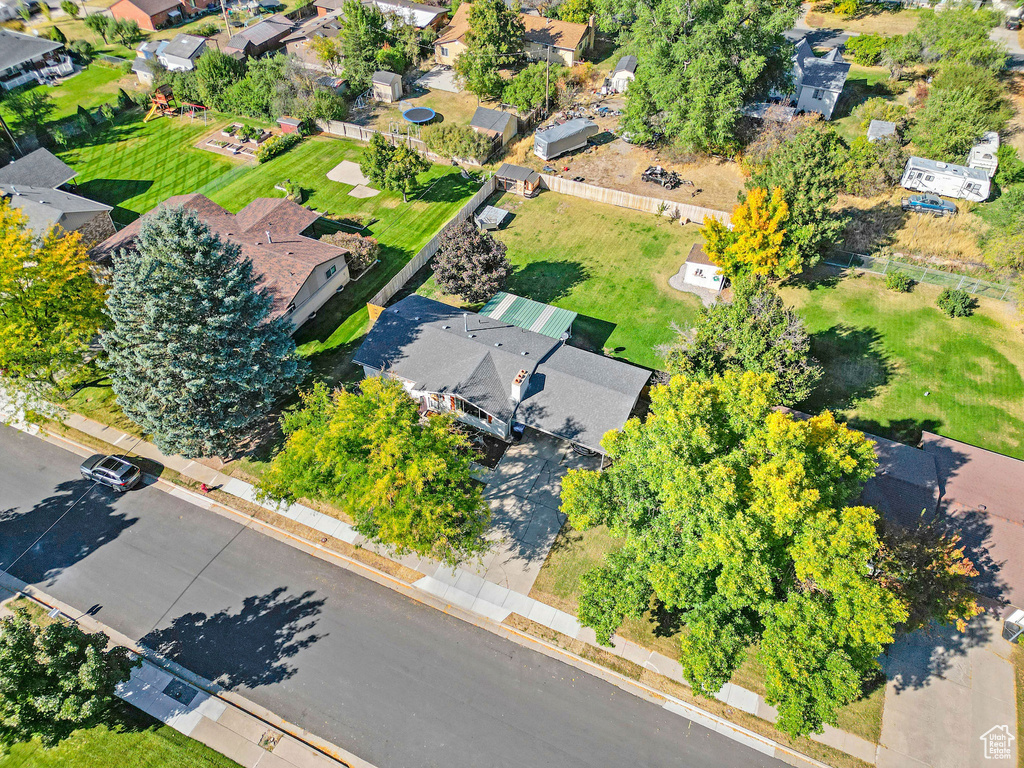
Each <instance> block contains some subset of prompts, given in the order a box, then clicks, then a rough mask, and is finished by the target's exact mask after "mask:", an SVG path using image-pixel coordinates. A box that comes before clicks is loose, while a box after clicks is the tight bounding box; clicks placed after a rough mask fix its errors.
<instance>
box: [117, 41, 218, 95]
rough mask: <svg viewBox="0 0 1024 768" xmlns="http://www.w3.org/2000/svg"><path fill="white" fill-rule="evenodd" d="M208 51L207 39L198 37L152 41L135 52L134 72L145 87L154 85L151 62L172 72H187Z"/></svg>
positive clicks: (143, 44)
mask: <svg viewBox="0 0 1024 768" xmlns="http://www.w3.org/2000/svg"><path fill="white" fill-rule="evenodd" d="M205 50H206V38H205V37H199V36H197V35H175V37H174V39H173V40H152V41H149V42H145V43H142V44H141V45H140V46H139V47H138V48H137V49H136V50H135V61H133V62H132V72H134V73H135V75H136V76H137V77H138V78H139V82H141V83H143V84H144V85H152V83H153V70H152V68H151V67H150V66H149V64H150V62H154V61H155V62H157V63H159V64H160V66H162V67H163V68H164V69H166V70H168V71H170V72H187V71H188V70H190V69H195V63H196V61H198V60H199V57H200V56H202V55H203V51H205Z"/></svg>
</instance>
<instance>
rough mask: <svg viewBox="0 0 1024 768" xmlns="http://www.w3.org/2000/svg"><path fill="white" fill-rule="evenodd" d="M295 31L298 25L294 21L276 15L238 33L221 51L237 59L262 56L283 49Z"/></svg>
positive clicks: (278, 14)
mask: <svg viewBox="0 0 1024 768" xmlns="http://www.w3.org/2000/svg"><path fill="white" fill-rule="evenodd" d="M295 30H296V25H295V23H294V22H293V21H291V20H290V19H288V18H287V17H285V16H283V15H282V14H280V13H275V14H274V15H273V16H268V17H267V18H266V19H264V20H263V21H260V22H257V23H256V24H253V25H252V26H251V27H246V28H245V29H243V30H241V31H239V32H236V33H235V34H234V35H232V36H231V38H230V39H229V40H228V41H227V42H226V43H225V44H224V47H223V48H222V49H221V50H223V52H224V53H226V54H228V55H229V56H234V57H236V58H246V57H256V56H262V55H263V54H264V53H267V52H269V51H276V50H277V49H278V48H281V47H283V46H284V44H285V40H286V39H287V38H288V37H289V36H290V35H292V34H294V33H295Z"/></svg>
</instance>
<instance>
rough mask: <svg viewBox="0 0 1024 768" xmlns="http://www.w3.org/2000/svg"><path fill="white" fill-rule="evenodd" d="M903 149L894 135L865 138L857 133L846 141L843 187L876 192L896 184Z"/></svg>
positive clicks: (903, 159) (849, 190)
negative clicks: (853, 137) (847, 146)
mask: <svg viewBox="0 0 1024 768" xmlns="http://www.w3.org/2000/svg"><path fill="white" fill-rule="evenodd" d="M906 164H907V153H906V151H905V150H904V149H903V146H902V145H901V144H900V140H899V137H898V136H886V137H885V138H883V139H879V140H878V141H868V139H867V137H866V136H858V137H857V138H856V139H854V140H853V141H852V142H851V143H850V148H849V150H848V151H847V153H846V162H845V163H844V165H843V189H844V190H845V191H846V192H847V193H848V194H851V195H857V196H859V197H871V196H872V195H880V194H882V193H884V192H887V191H888V190H890V189H892V188H893V187H894V186H896V185H897V184H899V181H900V178H901V177H902V175H903V168H904V166H905V165H906Z"/></svg>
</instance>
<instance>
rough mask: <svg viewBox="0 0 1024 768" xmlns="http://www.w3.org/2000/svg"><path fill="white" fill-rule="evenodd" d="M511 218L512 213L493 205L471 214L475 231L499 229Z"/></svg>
mask: <svg viewBox="0 0 1024 768" xmlns="http://www.w3.org/2000/svg"><path fill="white" fill-rule="evenodd" d="M510 218H512V213H511V212H510V211H506V210H505V209H504V208H498V207H497V206H495V205H485V206H484V207H482V208H480V209H479V210H478V211H477V212H476V213H474V214H473V222H474V223H475V224H476V226H477V229H486V230H492V229H501V228H502V227H503V226H505V223H506V222H507V221H508V220H509V219H510Z"/></svg>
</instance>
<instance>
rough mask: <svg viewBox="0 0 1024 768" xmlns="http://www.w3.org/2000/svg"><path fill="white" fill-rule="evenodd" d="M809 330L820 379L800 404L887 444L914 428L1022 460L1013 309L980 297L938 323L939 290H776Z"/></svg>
mask: <svg viewBox="0 0 1024 768" xmlns="http://www.w3.org/2000/svg"><path fill="white" fill-rule="evenodd" d="M782 293H783V297H784V298H785V300H786V301H787V302H788V303H790V304H792V305H794V306H795V307H796V308H797V310H798V311H799V313H800V315H801V316H802V317H803V318H804V321H805V322H806V323H807V327H808V330H809V331H810V332H811V334H812V351H813V353H814V354H815V355H816V356H817V357H818V359H820V360H821V361H822V363H823V364H824V366H825V369H826V375H825V378H824V380H823V382H822V383H821V385H820V386H819V387H818V389H817V390H816V391H815V392H814V394H813V395H812V396H811V398H810V400H809V401H808V403H806V404H805V405H804V406H802V407H803V409H804V410H808V411H810V412H812V413H814V412H817V411H819V410H820V409H822V408H832V409H835V410H838V412H839V413H841V414H842V415H843V416H845V417H846V418H847V419H849V421H850V422H851V423H852V424H853V425H854V426H856V427H858V428H861V429H864V430H865V431H867V432H870V433H872V434H876V435H881V436H883V437H892V438H895V439H902V440H909V441H911V442H913V441H915V440H916V439H917V436H918V435H919V433H920V431H921V430H922V429H926V430H928V431H930V432H937V433H939V434H942V435H945V436H947V437H951V438H953V439H956V440H962V441H964V442H966V443H970V444H972V445H977V446H981V447H983V448H988V449H990V450H993V451H998V452H999V453H1004V454H1006V455H1008V456H1015V457H1017V458H1024V339H1022V337H1021V333H1020V330H1019V328H1018V327H1017V325H1016V322H1015V318H1014V316H1013V314H1012V313H1013V307H1012V306H1011V305H1009V304H1006V303H1003V302H999V301H995V300H992V299H981V300H980V302H981V303H980V307H979V309H978V310H977V311H976V312H975V314H974V315H973V316H972V317H966V318H955V319H950V318H947V317H946V316H945V315H944V314H942V312H940V311H939V309H938V307H936V306H935V300H936V297H937V296H938V294H939V288H937V287H935V286H931V285H917V286H915V287H914V290H913V292H912V293H909V294H897V293H893V292H891V291H887V290H885V287H884V284H883V283H882V280H881V279H880V278H877V277H874V276H871V275H863V276H860V277H847V278H844V279H841V280H834V279H833V280H829V279H825V280H823V281H819V282H817V283H813V282H812V283H804V284H801V285H797V286H795V287H791V288H786V289H784V290H783V292H782Z"/></svg>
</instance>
